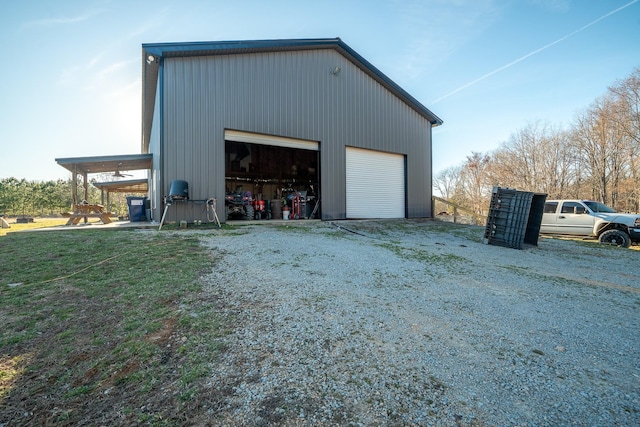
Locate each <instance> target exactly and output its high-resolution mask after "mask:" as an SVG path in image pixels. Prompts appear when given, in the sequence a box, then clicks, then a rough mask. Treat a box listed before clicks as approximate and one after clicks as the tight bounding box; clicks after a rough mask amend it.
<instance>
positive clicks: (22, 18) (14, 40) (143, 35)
mask: <svg viewBox="0 0 640 427" xmlns="http://www.w3.org/2000/svg"><path fill="white" fill-rule="evenodd" d="M315 37H319V38H328V37H340V38H342V40H343V41H344V42H345V43H347V44H348V45H349V46H350V47H351V48H353V49H354V50H356V51H357V52H358V53H360V54H361V55H362V56H364V57H365V58H366V59H367V60H368V61H370V62H371V63H372V64H373V65H374V66H376V67H377V68H378V69H380V70H381V71H382V72H383V73H385V74H386V75H387V76H388V77H390V78H391V79H392V80H394V81H395V82H396V83H397V84H399V85H400V86H401V87H402V88H404V89H405V90H406V91H407V92H409V93H410V94H411V95H413V96H414V97H415V98H416V99H418V100H419V101H420V102H422V103H423V104H424V105H426V106H427V107H428V108H429V109H431V110H432V111H433V112H434V113H435V114H436V115H438V116H439V117H440V118H442V119H443V120H444V125H443V126H441V127H438V128H436V129H434V132H433V135H434V141H433V155H434V160H433V166H434V171H435V172H438V171H440V170H442V169H444V168H446V167H448V166H453V165H458V164H460V163H462V162H463V161H464V160H465V158H466V156H467V155H469V154H471V152H472V151H481V152H488V151H490V150H493V149H495V148H497V147H498V146H499V145H500V143H502V142H504V141H506V140H507V139H508V138H509V136H510V135H511V134H512V133H514V132H516V131H518V130H519V129H521V128H523V127H525V126H526V125H527V124H528V123H531V122H535V121H538V120H540V121H543V122H548V123H549V124H551V125H554V126H556V127H561V128H567V127H569V126H570V125H571V123H572V120H573V119H574V117H575V115H576V113H577V112H579V111H581V110H583V109H585V108H587V107H588V106H589V104H591V103H592V102H593V101H594V100H595V99H596V98H597V97H599V96H602V95H604V94H605V93H606V90H607V87H608V86H610V85H612V84H613V83H615V82H616V81H617V80H621V79H624V78H626V77H627V76H629V75H630V74H631V73H632V72H633V70H634V69H635V68H637V67H640V0H390V1H378V0H364V1H347V0H342V1H332V0H330V1H321V0H313V1H305V0H298V1H278V0H272V1H249V0H246V1H242V0H236V1H217V0H216V1H196V0H181V1H164V0H155V1H136V0H124V1H120V0H112V1H110V0H82V1H76V0H61V1H44V0H43V1H29V0H25V1H4V2H2V3H1V4H0V46H1V51H2V61H1V62H0V64H1V66H0V91H1V97H0V179H1V178H6V177H11V176H14V177H17V178H26V179H28V180H49V179H58V178H63V179H66V178H68V177H69V176H70V174H69V173H68V172H67V171H66V170H65V169H63V168H62V167H60V166H58V165H57V164H56V163H55V160H54V159H55V158H58V157H80V156H100V155H113V154H137V153H140V114H141V101H140V95H141V68H142V65H141V44H142V43H156V42H187V41H213V40H244V39H282V38H315Z"/></svg>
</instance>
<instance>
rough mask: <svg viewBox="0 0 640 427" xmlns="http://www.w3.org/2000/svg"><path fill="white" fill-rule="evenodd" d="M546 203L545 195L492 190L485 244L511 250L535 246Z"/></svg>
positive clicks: (495, 188) (506, 189) (508, 189)
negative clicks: (526, 245)
mask: <svg viewBox="0 0 640 427" xmlns="http://www.w3.org/2000/svg"><path fill="white" fill-rule="evenodd" d="M546 200H547V195H546V194H540V193H532V192H528V191H518V190H514V189H511V188H500V187H494V188H493V192H492V193H491V205H490V206H489V214H488V215H487V224H486V227H485V231H484V242H485V243H486V244H489V245H498V246H506V247H508V248H514V249H522V248H523V246H524V245H525V244H528V245H534V246H537V245H538V237H539V235H540V224H541V223H542V213H543V209H544V202H545V201H546Z"/></svg>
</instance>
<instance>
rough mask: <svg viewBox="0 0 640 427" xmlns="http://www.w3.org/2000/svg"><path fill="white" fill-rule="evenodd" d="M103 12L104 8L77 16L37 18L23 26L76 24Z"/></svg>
mask: <svg viewBox="0 0 640 427" xmlns="http://www.w3.org/2000/svg"><path fill="white" fill-rule="evenodd" d="M102 12H103V11H102V10H94V11H90V12H86V13H84V14H82V15H77V16H68V17H58V18H42V19H36V20H33V21H27V22H25V23H24V24H22V27H23V28H36V27H52V26H59V25H69V24H76V23H78V22H83V21H86V20H89V19H91V18H93V17H94V16H97V15H100V14H101V13H102Z"/></svg>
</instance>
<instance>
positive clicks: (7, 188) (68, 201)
mask: <svg viewBox="0 0 640 427" xmlns="http://www.w3.org/2000/svg"><path fill="white" fill-rule="evenodd" d="M71 186H72V180H71V179H68V180H62V179H58V180H56V181H44V182H40V181H27V180H26V179H17V178H13V177H11V178H4V179H2V180H0V215H7V216H23V215H24V216H54V215H57V214H60V213H61V212H67V211H70V210H71V209H72V205H73V199H72V193H71ZM88 193H89V200H88V201H89V202H91V203H100V202H101V201H102V195H101V192H100V190H99V189H98V188H96V187H94V186H92V185H89V189H88ZM80 194H82V192H80ZM110 202H111V206H110V207H111V211H113V212H117V213H126V212H127V200H126V195H125V194H123V193H113V194H111V196H110Z"/></svg>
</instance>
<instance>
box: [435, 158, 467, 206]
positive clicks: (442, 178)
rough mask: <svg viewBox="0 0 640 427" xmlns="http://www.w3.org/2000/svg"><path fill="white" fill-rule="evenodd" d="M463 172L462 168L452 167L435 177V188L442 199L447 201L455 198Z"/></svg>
mask: <svg viewBox="0 0 640 427" xmlns="http://www.w3.org/2000/svg"><path fill="white" fill-rule="evenodd" d="M461 170H462V167H461V166H450V167H448V168H446V169H443V170H442V171H440V172H439V173H438V174H437V175H436V176H435V178H434V179H433V187H434V189H435V190H436V191H437V192H438V193H439V194H440V196H441V197H442V198H444V199H447V200H452V199H454V198H455V192H456V188H457V186H458V181H459V180H460V172H461Z"/></svg>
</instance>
